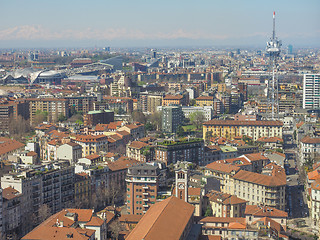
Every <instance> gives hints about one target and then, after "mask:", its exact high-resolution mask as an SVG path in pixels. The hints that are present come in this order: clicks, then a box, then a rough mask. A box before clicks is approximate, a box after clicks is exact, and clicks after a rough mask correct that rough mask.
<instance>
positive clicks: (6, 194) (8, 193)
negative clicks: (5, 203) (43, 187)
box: [2, 187, 22, 200]
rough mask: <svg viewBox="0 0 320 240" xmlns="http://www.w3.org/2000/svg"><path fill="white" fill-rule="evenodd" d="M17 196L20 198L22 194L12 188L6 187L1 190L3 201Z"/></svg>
mask: <svg viewBox="0 0 320 240" xmlns="http://www.w3.org/2000/svg"><path fill="white" fill-rule="evenodd" d="M19 196H22V194H21V193H20V192H19V191H18V190H16V189H14V188H12V187H7V188H4V189H3V190H2V197H3V198H4V199H7V200H10V199H13V198H16V197H19Z"/></svg>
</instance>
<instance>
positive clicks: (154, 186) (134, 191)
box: [126, 163, 160, 215]
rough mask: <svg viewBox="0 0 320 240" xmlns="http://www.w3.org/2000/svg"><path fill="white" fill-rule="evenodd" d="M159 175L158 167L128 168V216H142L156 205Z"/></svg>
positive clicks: (145, 165)
mask: <svg viewBox="0 0 320 240" xmlns="http://www.w3.org/2000/svg"><path fill="white" fill-rule="evenodd" d="M159 174H160V170H159V168H158V167H157V166H152V165H148V164H146V163H143V164H139V165H135V166H132V167H129V168H128V172H127V177H126V183H127V211H128V214H137V215H142V214H144V213H146V211H147V210H148V209H149V208H150V206H151V205H153V204H155V202H156V199H157V195H158V186H159V183H158V177H159Z"/></svg>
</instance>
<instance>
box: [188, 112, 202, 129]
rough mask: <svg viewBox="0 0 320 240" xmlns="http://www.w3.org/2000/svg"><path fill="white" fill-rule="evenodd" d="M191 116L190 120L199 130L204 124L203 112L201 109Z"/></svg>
mask: <svg viewBox="0 0 320 240" xmlns="http://www.w3.org/2000/svg"><path fill="white" fill-rule="evenodd" d="M189 118H190V122H191V123H192V124H193V125H194V126H195V127H196V128H197V130H199V129H200V127H201V126H202V124H203V122H204V120H205V116H204V114H203V112H200V111H196V112H194V113H191V114H190V116H189Z"/></svg>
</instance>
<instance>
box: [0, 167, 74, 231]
mask: <svg viewBox="0 0 320 240" xmlns="http://www.w3.org/2000/svg"><path fill="white" fill-rule="evenodd" d="M1 186H2V187H3V188H7V187H12V188H13V189H16V190H17V191H19V192H20V193H21V194H22V198H21V202H22V205H21V209H22V210H21V215H22V220H21V221H22V222H25V221H29V220H27V219H28V217H29V216H28V215H30V214H32V213H35V214H37V212H38V210H39V208H40V207H41V206H42V205H43V204H46V205H47V206H48V207H49V208H50V211H51V212H52V213H55V212H57V211H60V210H61V209H62V208H64V207H67V206H71V205H72V204H73V203H74V166H70V164H69V162H67V161H57V162H51V163H48V164H43V165H37V166H35V167H33V168H31V169H24V168H21V169H20V168H19V169H17V171H16V172H14V173H13V172H12V173H9V174H5V175H4V176H3V177H1ZM27 231H30V225H29V226H28V225H26V226H24V227H23V229H22V232H23V233H25V232H27Z"/></svg>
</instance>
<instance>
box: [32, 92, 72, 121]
mask: <svg viewBox="0 0 320 240" xmlns="http://www.w3.org/2000/svg"><path fill="white" fill-rule="evenodd" d="M28 100H29V101H30V104H29V110H30V124H33V123H34V121H35V118H36V115H37V113H38V112H46V113H48V117H47V121H49V122H51V121H57V120H58V117H59V116H60V115H63V116H65V117H69V103H68V100H67V99H64V98H31V99H28Z"/></svg>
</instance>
